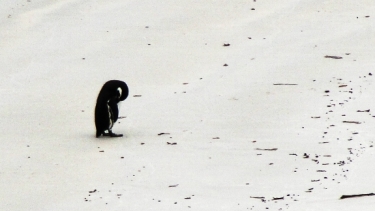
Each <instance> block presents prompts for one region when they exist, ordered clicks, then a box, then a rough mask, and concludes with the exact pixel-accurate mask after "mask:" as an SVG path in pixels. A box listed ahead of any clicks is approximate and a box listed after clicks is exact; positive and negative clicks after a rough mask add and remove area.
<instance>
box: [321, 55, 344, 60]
mask: <svg viewBox="0 0 375 211" xmlns="http://www.w3.org/2000/svg"><path fill="white" fill-rule="evenodd" d="M324 58H330V59H342V57H341V56H328V55H327V56H325V57H324Z"/></svg>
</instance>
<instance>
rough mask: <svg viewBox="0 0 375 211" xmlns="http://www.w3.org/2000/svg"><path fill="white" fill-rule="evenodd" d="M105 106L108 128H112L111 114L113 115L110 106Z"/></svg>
mask: <svg viewBox="0 0 375 211" xmlns="http://www.w3.org/2000/svg"><path fill="white" fill-rule="evenodd" d="M107 107H108V117H109V118H108V120H109V127H108V128H109V129H112V127H113V120H112V119H113V118H112V116H113V113H112V109H111V107H109V105H107Z"/></svg>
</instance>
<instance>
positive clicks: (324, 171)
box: [316, 170, 327, 172]
mask: <svg viewBox="0 0 375 211" xmlns="http://www.w3.org/2000/svg"><path fill="white" fill-rule="evenodd" d="M316 172H327V171H326V170H316Z"/></svg>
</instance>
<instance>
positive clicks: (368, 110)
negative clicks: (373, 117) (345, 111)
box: [357, 109, 370, 112]
mask: <svg viewBox="0 0 375 211" xmlns="http://www.w3.org/2000/svg"><path fill="white" fill-rule="evenodd" d="M357 112H370V109H367V110H357Z"/></svg>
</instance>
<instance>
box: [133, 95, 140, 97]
mask: <svg viewBox="0 0 375 211" xmlns="http://www.w3.org/2000/svg"><path fill="white" fill-rule="evenodd" d="M133 97H142V95H133Z"/></svg>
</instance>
